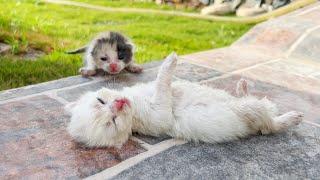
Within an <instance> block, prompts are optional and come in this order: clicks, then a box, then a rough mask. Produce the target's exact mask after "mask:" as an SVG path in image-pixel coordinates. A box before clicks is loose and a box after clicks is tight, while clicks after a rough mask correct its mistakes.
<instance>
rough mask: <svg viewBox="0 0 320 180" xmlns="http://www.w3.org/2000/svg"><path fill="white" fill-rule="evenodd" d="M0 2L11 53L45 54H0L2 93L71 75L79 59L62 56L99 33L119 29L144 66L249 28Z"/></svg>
mask: <svg viewBox="0 0 320 180" xmlns="http://www.w3.org/2000/svg"><path fill="white" fill-rule="evenodd" d="M94 1H96V2H98V0H94ZM100 1H102V0H100ZM120 2H121V3H124V0H121V1H120ZM120 2H119V3H120ZM0 4H1V11H0V42H1V41H2V42H3V41H4V42H7V43H9V44H11V45H12V46H13V47H14V48H13V51H12V54H15V55H19V54H21V53H23V52H25V51H26V49H28V48H30V47H31V48H34V49H41V50H44V51H45V52H47V55H46V56H44V57H41V58H39V59H38V60H37V61H26V60H19V59H16V58H15V56H8V57H3V56H2V57H1V56H0V89H1V90H4V89H9V88H15V87H20V86H25V85H29V84H34V83H39V82H44V81H48V80H53V79H59V78H62V77H66V76H71V75H76V74H77V70H78V68H79V67H81V61H82V60H81V56H79V55H76V56H74V55H66V54H64V53H63V52H64V51H66V50H70V49H74V48H77V47H80V46H82V45H84V44H85V43H87V42H88V41H89V40H90V39H91V38H92V37H93V36H95V35H96V34H97V33H98V32H101V31H106V30H113V31H120V32H122V33H124V34H126V35H127V36H129V37H130V38H132V40H133V41H134V43H135V44H136V46H137V52H136V56H135V57H136V61H137V62H138V63H146V62H148V61H151V60H159V59H161V58H163V57H165V56H166V55H167V54H169V53H170V52H171V51H176V52H177V53H179V54H188V53H192V52H197V51H202V50H207V49H212V48H218V47H223V46H227V45H230V44H231V43H232V42H234V41H235V40H236V39H238V38H239V37H240V36H241V35H242V34H243V33H245V32H246V31H247V30H248V29H249V28H250V27H251V25H241V24H233V23H222V22H210V21H205V20H195V19H188V18H182V17H173V16H160V15H148V14H146V15H142V14H129V13H107V12H101V11H93V10H88V9H84V8H77V7H70V6H61V5H52V4H43V3H38V1H34V0H24V1H23V0H21V1H6V0H0Z"/></svg>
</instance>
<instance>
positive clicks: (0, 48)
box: [0, 42, 11, 54]
mask: <svg viewBox="0 0 320 180" xmlns="http://www.w3.org/2000/svg"><path fill="white" fill-rule="evenodd" d="M10 50H11V46H10V45H8V44H5V43H1V42H0V54H7V53H10Z"/></svg>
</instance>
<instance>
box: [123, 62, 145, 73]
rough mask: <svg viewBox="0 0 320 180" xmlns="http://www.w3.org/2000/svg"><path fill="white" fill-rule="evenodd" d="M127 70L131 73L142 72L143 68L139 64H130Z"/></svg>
mask: <svg viewBox="0 0 320 180" xmlns="http://www.w3.org/2000/svg"><path fill="white" fill-rule="evenodd" d="M126 70H127V71H129V72H131V73H141V72H142V71H143V68H142V67H141V66H140V65H137V64H130V65H128V66H127V67H126Z"/></svg>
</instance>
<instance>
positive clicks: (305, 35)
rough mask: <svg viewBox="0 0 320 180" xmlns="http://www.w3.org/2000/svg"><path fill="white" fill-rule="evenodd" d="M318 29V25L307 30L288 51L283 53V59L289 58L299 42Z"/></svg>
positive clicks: (319, 26)
mask: <svg viewBox="0 0 320 180" xmlns="http://www.w3.org/2000/svg"><path fill="white" fill-rule="evenodd" d="M319 28H320V25H317V26H314V27H312V28H309V29H307V30H306V31H305V32H304V33H303V34H302V35H301V36H300V37H299V38H298V39H297V40H296V41H295V42H294V43H293V44H292V45H291V46H290V48H289V49H288V51H286V52H285V57H286V58H289V56H290V55H291V54H292V52H293V51H294V50H295V49H296V48H297V47H298V45H300V44H301V42H302V41H303V40H304V39H305V38H307V37H308V35H309V34H310V33H312V32H313V31H315V30H317V29H319Z"/></svg>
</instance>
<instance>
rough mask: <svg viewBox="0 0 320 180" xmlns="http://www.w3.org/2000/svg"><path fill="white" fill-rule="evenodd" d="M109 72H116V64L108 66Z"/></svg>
mask: <svg viewBox="0 0 320 180" xmlns="http://www.w3.org/2000/svg"><path fill="white" fill-rule="evenodd" d="M109 67H110V70H111V72H117V71H118V65H117V64H116V63H111V64H110V65H109Z"/></svg>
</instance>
